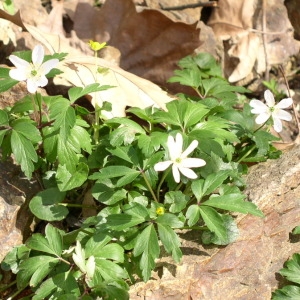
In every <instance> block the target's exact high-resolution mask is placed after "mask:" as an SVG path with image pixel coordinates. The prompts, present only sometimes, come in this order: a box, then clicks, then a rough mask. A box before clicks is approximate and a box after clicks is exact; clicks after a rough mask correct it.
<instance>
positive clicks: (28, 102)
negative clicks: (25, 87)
mask: <svg viewBox="0 0 300 300" xmlns="http://www.w3.org/2000/svg"><path fill="white" fill-rule="evenodd" d="M33 110H34V108H33V103H32V97H31V96H29V95H27V96H25V97H24V98H22V99H20V100H19V101H18V102H16V103H15V104H14V106H13V107H12V109H11V113H14V114H19V113H25V112H29V111H33Z"/></svg>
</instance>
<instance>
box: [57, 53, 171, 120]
mask: <svg viewBox="0 0 300 300" xmlns="http://www.w3.org/2000/svg"><path fill="white" fill-rule="evenodd" d="M98 67H101V68H104V69H107V70H106V72H103V73H102V74H99V73H98V74H97V71H96V70H97V68H98ZM60 69H61V70H62V71H63V72H64V73H63V74H61V75H60V76H62V77H63V79H64V80H67V81H69V82H70V83H71V84H73V85H75V86H80V87H84V86H86V85H88V84H91V83H94V82H99V83H100V84H101V85H111V86H114V88H111V89H108V90H106V91H102V92H97V93H93V94H92V96H93V99H92V104H93V105H94V106H95V105H96V104H98V105H99V106H101V105H102V103H103V102H104V101H107V102H110V103H112V111H111V112H110V113H108V114H107V115H106V117H108V118H111V117H116V116H125V108H126V107H127V106H130V107H140V108H145V107H148V106H156V107H160V108H162V109H165V103H167V102H169V101H171V100H173V98H172V97H170V96H169V95H168V94H167V93H166V92H165V91H163V90H162V89H161V88H160V87H159V86H157V85H156V84H154V83H152V82H150V81H149V80H146V79H143V78H141V77H138V76H136V75H134V74H131V73H129V72H126V71H124V70H123V69H121V68H119V67H118V66H116V65H114V64H112V63H109V62H107V61H105V60H103V59H101V58H97V59H96V58H95V57H91V56H80V57H69V58H68V59H66V60H65V61H64V63H63V65H62V67H61V68H60ZM96 74H97V75H96Z"/></svg>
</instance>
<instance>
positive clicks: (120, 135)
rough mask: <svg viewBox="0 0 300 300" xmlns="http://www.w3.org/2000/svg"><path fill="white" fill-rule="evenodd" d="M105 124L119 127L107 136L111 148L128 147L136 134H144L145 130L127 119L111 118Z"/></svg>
mask: <svg viewBox="0 0 300 300" xmlns="http://www.w3.org/2000/svg"><path fill="white" fill-rule="evenodd" d="M105 123H106V124H120V125H121V126H120V127H118V128H116V129H114V130H113V131H112V132H111V134H110V136H109V140H110V143H111V145H112V146H120V145H122V144H124V145H130V144H131V143H132V142H133V141H134V139H135V136H136V134H145V130H144V129H143V128H142V127H141V126H140V125H139V124H137V123H136V122H134V121H132V120H130V119H128V118H113V119H110V120H108V121H106V122H105Z"/></svg>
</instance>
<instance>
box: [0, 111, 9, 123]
mask: <svg viewBox="0 0 300 300" xmlns="http://www.w3.org/2000/svg"><path fill="white" fill-rule="evenodd" d="M0 126H9V117H8V113H7V112H6V111H5V110H3V109H0Z"/></svg>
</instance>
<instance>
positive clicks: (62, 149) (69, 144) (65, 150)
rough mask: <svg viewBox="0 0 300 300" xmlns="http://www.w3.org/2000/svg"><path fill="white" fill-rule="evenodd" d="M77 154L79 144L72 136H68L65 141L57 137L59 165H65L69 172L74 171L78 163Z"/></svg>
mask: <svg viewBox="0 0 300 300" xmlns="http://www.w3.org/2000/svg"><path fill="white" fill-rule="evenodd" d="M53 142H54V141H53ZM53 146H54V145H53ZM79 153H80V144H79V141H78V140H77V139H76V138H75V137H74V136H73V135H71V136H69V138H68V139H67V140H64V139H62V137H61V136H59V137H57V156H58V161H59V163H60V164H61V165H65V166H66V168H67V169H68V170H69V171H70V172H73V171H75V170H76V165H77V163H78V161H79V158H78V154H79Z"/></svg>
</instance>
